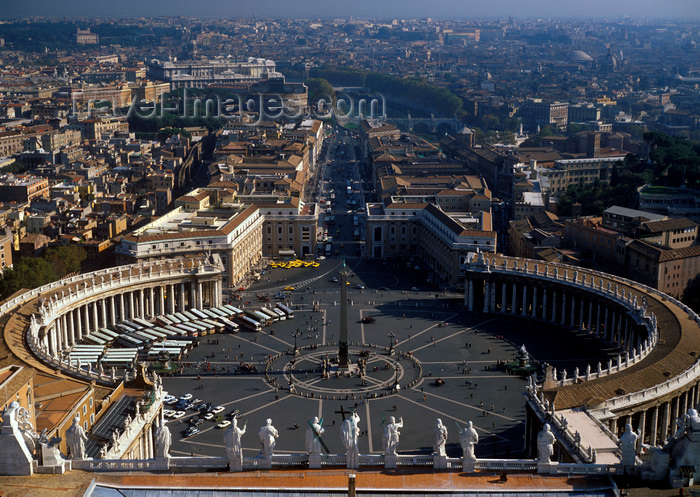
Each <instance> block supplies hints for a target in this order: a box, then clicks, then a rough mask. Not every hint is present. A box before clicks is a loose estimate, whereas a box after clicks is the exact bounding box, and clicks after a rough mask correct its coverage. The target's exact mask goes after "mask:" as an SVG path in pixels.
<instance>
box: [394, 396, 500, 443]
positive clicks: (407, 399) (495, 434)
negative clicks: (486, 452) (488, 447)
mask: <svg viewBox="0 0 700 497" xmlns="http://www.w3.org/2000/svg"><path fill="white" fill-rule="evenodd" d="M401 398H402V399H403V400H406V401H408V402H411V403H412V404H415V405H417V406H421V407H422V408H424V409H427V410H429V411H433V412H435V413H437V414H439V415H441V416H444V417H445V418H447V419H454V420H456V421H459V422H461V423H463V424H465V425H466V424H467V421H464V420H461V419H458V418H455V417H454V416H450V415H449V414H447V413H445V412H442V411H438V410H437V409H433V408H432V407H428V406H427V405H425V404H424V403H420V402H416V401H415V400H413V399H409V398H407V397H403V396H402V397H401ZM474 428H476V429H477V430H480V431H483V432H484V433H486V434H488V435H493V436H495V437H496V438H500V439H501V440H503V441H508V439H507V438H505V437H502V436H501V435H498V434H497V433H494V432H492V431H489V430H486V429H484V428H480V427H478V426H474Z"/></svg>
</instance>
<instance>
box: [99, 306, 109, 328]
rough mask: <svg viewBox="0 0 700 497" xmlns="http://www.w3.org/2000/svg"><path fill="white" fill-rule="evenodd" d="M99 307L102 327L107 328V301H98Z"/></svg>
mask: <svg viewBox="0 0 700 497" xmlns="http://www.w3.org/2000/svg"><path fill="white" fill-rule="evenodd" d="M100 307H101V308H102V326H104V327H105V328H106V327H107V299H102V300H100Z"/></svg>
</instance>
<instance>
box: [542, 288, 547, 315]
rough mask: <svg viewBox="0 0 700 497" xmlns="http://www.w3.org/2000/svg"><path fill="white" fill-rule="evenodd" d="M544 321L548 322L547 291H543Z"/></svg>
mask: <svg viewBox="0 0 700 497" xmlns="http://www.w3.org/2000/svg"><path fill="white" fill-rule="evenodd" d="M542 320H543V321H547V289H546V288H544V289H543V290H542Z"/></svg>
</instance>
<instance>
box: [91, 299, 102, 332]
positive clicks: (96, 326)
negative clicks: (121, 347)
mask: <svg viewBox="0 0 700 497" xmlns="http://www.w3.org/2000/svg"><path fill="white" fill-rule="evenodd" d="M91 305H92V331H97V330H99V329H100V323H99V321H98V320H97V301H96V300H94V301H92V302H91Z"/></svg>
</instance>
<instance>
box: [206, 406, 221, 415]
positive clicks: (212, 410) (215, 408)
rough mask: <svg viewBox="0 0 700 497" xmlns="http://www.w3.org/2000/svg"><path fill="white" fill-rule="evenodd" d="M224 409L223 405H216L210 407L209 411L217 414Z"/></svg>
mask: <svg viewBox="0 0 700 497" xmlns="http://www.w3.org/2000/svg"><path fill="white" fill-rule="evenodd" d="M224 410H225V407H223V406H216V407H212V408H211V410H210V411H209V412H211V413H214V414H219V413H220V412H224Z"/></svg>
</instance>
